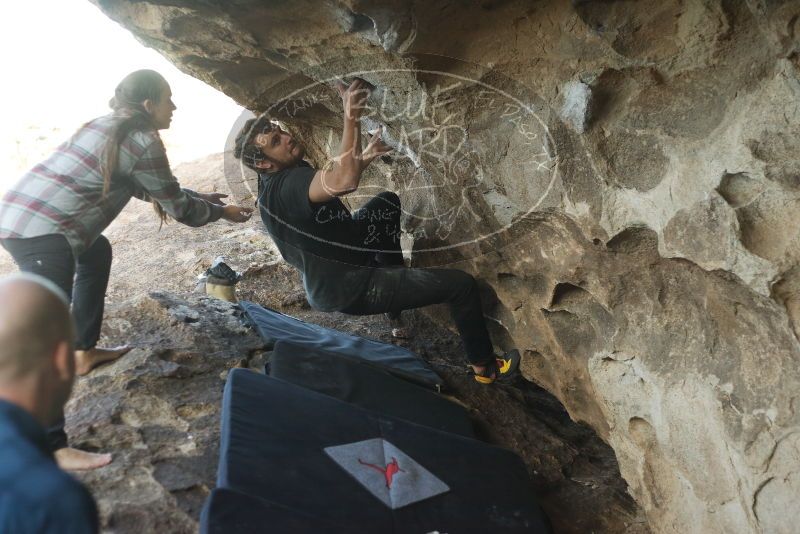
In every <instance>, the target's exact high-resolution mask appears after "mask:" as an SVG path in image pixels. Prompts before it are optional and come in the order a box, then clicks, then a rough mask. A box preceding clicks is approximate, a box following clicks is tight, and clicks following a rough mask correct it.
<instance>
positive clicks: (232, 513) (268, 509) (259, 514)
mask: <svg viewBox="0 0 800 534" xmlns="http://www.w3.org/2000/svg"><path fill="white" fill-rule="evenodd" d="M296 532H314V533H315V534H342V533H344V532H346V527H343V526H342V525H336V524H334V523H331V522H328V521H323V520H322V519H319V518H317V517H314V516H313V515H311V514H307V513H305V512H301V511H299V510H293V509H291V508H287V507H285V506H280V505H278V504H275V503H271V502H268V501H264V500H262V499H259V498H257V497H251V496H250V495H245V494H243V493H239V492H237V491H233V490H228V489H224V488H217V489H215V490H212V492H211V495H209V497H208V499H207V500H206V504H205V506H204V507H203V511H202V512H201V514H200V534H231V533H236V534H294V533H296Z"/></svg>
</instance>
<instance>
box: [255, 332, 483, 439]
mask: <svg viewBox="0 0 800 534" xmlns="http://www.w3.org/2000/svg"><path fill="white" fill-rule="evenodd" d="M267 368H268V371H267V372H268V374H269V375H270V376H272V377H273V378H279V379H281V380H285V381H287V382H291V383H292V384H295V385H297V386H302V387H304V388H307V389H311V390H314V391H317V392H319V393H324V394H325V395H328V396H331V397H334V398H337V399H339V400H343V401H346V402H349V403H351V404H355V405H356V406H360V407H362V408H366V409H368V410H373V411H376V412H379V413H382V414H384V415H388V416H392V417H397V418H399V419H405V420H406V421H411V422H412V423H417V424H420V425H425V426H429V427H432V428H436V429H438V430H442V431H445V432H452V433H454V434H460V435H462V436H467V437H471V438H474V437H475V433H474V430H473V428H472V423H471V422H470V420H469V414H468V413H467V410H466V409H465V408H464V407H463V406H461V405H459V404H456V403H455V402H452V401H450V400H448V399H446V398H444V397H442V396H441V395H439V394H437V393H435V392H433V391H431V390H429V389H426V388H423V387H420V386H417V385H415V384H411V383H409V382H407V381H405V380H400V379H398V378H395V377H394V376H393V375H391V374H389V373H388V372H387V371H385V370H384V369H381V368H380V367H376V366H374V365H371V364H370V363H368V362H365V361H364V360H360V359H358V358H353V357H351V356H345V355H342V354H335V353H331V352H326V351H323V350H320V349H317V348H314V347H308V346H304V345H296V344H294V343H289V342H286V341H278V342H277V343H276V344H275V347H274V350H273V352H272V355H271V357H270V360H269V364H267Z"/></svg>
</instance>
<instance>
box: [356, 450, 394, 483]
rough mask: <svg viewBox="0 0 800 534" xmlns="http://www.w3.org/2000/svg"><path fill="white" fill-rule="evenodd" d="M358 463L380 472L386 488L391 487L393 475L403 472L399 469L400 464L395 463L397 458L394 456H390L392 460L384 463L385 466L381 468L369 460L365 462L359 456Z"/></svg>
mask: <svg viewBox="0 0 800 534" xmlns="http://www.w3.org/2000/svg"><path fill="white" fill-rule="evenodd" d="M358 463H360V464H361V465H364V466H367V467H370V468H372V469H374V470H375V471H377V472H379V473H382V474H383V476H384V478H386V487H387V488H391V487H392V482H393V481H394V476H395V475H396V474H397V473H403V472H404V471H403V470H402V469H400V464H398V463H397V458H395V457H394V456H393V457H392V461H391V462H389V463H388V464H386V468H382V467H379V466H377V465H375V464H371V463H369V462H365V461H364V460H362V459H361V458H359V459H358Z"/></svg>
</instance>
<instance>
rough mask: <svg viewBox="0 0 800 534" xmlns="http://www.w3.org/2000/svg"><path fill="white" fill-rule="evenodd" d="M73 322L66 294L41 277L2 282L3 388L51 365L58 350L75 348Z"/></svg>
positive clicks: (0, 353) (0, 375)
mask: <svg viewBox="0 0 800 534" xmlns="http://www.w3.org/2000/svg"><path fill="white" fill-rule="evenodd" d="M72 337H73V330H72V319H71V318H70V313H69V306H68V304H67V300H66V297H65V296H64V294H63V292H61V290H60V289H58V287H57V286H55V285H54V284H53V283H52V282H50V281H49V280H47V279H45V278H42V277H40V276H36V275H32V274H27V273H21V274H17V275H13V276H9V277H7V278H2V279H0V384H3V383H8V382H10V381H13V380H15V379H17V378H19V377H22V376H25V375H28V374H30V373H33V372H36V371H37V370H39V369H41V368H42V366H43V365H46V364H48V361H49V359H50V358H52V355H53V352H54V351H55V350H56V348H57V347H58V346H59V345H60V344H61V343H64V342H67V343H68V344H69V345H70V347H71V345H72Z"/></svg>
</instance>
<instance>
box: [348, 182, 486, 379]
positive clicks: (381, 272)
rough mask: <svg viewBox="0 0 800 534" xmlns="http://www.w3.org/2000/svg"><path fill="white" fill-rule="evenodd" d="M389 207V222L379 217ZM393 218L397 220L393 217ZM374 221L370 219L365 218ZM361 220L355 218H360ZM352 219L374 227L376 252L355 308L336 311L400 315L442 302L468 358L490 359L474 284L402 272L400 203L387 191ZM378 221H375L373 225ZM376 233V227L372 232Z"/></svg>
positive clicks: (452, 276)
mask: <svg viewBox="0 0 800 534" xmlns="http://www.w3.org/2000/svg"><path fill="white" fill-rule="evenodd" d="M386 206H391V207H394V208H396V209H395V210H393V211H392V212H391V213H392V216H391V217H386V218H385V219H384V218H382V217H380V215H384V214H386V213H389V212H381V211H380V210H383V209H385V208H386ZM395 213H396V217H395V216H394V214H395ZM370 214H372V215H373V216H372V217H370V216H369V215H370ZM359 218H360V219H359ZM353 219H354V220H362V221H365V223H364V224H367V225H368V224H369V223H370V220H372V224H375V225H377V227H376V228H377V229H378V230H379V231H373V232H372V233H368V235H370V236H373V237H374V239H373V240H372V241H371V242H370V243H369V246H370V247H374V249H375V250H376V251H379V252H377V254H376V258H375V261H374V262H373V265H376V266H378V267H376V268H375V269H374V270H373V271H372V273H371V278H370V282H369V285H368V286H367V289H366V291H365V292H364V293H363V294H362V295H361V296H359V297H358V298H357V299H356V301H355V302H354V303H352V304H351V305H350V306H348V307H347V308H345V309H343V310H341V311H342V312H343V313H347V314H350V315H373V314H377V313H394V314H396V313H399V312H400V311H402V310H410V309H413V308H421V307H423V306H429V305H431V304H442V303H447V304H448V305H449V307H450V316H451V317H452V318H453V322H455V324H456V328H457V329H458V332H459V334H460V335H461V340H462V342H463V343H464V349H465V352H466V353H467V359H468V360H469V362H470V363H472V364H475V365H484V364H486V363H488V362H490V361H492V359H493V358H494V349H493V348H492V342H491V340H490V339H489V332H488V330H487V329H486V322H485V320H484V318H483V309H482V307H481V298H480V294H479V293H478V285H477V283H476V282H475V279H474V278H473V277H472V276H471V275H469V274H467V273H465V272H464V271H459V270H456V269H407V268H405V267H403V254H402V251H401V250H400V199H399V198H398V196H397V195H396V194H394V193H391V192H386V193H381V194H380V195H378V196H376V197H375V198H373V199H372V200H370V201H369V202H367V204H365V205H364V207H362V208H360V209H359V210H356V211H355V212H353ZM377 221H380V222H377ZM373 230H375V228H373Z"/></svg>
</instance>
